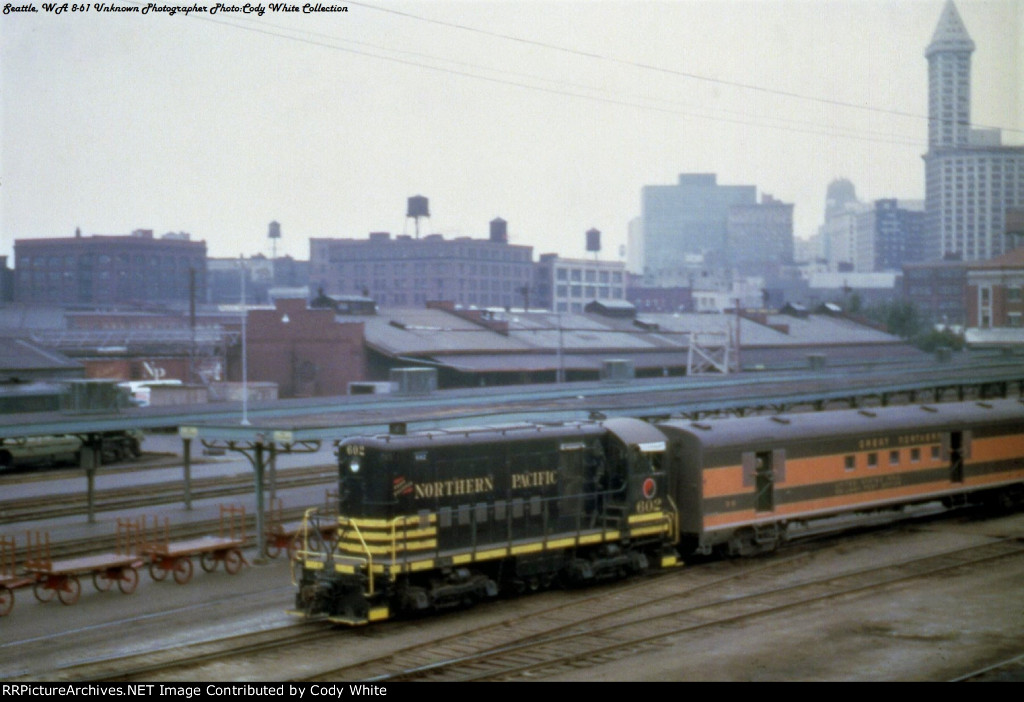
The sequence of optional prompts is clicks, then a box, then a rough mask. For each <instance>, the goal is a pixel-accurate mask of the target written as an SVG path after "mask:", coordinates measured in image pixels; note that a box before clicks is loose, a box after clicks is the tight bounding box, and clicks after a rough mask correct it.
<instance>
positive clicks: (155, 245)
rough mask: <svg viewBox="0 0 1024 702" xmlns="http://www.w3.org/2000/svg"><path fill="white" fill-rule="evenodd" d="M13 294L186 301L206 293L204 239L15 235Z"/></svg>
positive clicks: (95, 301) (113, 301)
mask: <svg viewBox="0 0 1024 702" xmlns="http://www.w3.org/2000/svg"><path fill="white" fill-rule="evenodd" d="M14 259H15V282H14V298H15V300H17V301H20V302H33V303H50V304H60V305H76V304H85V305H147V304H167V303H186V302H188V301H189V299H190V290H191V286H192V283H191V282H190V277H191V276H192V274H191V273H190V272H189V271H190V270H191V271H195V274H194V281H195V282H194V285H195V290H196V293H195V294H196V299H198V300H202V299H204V297H205V286H206V242H205V241H191V240H190V238H189V235H188V234H184V233H182V234H165V235H163V236H162V237H160V238H155V237H154V236H153V230H151V229H139V230H136V231H134V232H132V234H130V235H128V236H105V235H93V236H82V234H81V232H80V231H76V232H75V236H73V237H61V238H47V239H17V240H15V242H14Z"/></svg>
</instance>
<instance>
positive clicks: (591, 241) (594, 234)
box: [587, 229, 601, 260]
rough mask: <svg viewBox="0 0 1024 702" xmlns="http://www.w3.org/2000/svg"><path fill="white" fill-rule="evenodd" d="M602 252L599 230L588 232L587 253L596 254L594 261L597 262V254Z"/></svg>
mask: <svg viewBox="0 0 1024 702" xmlns="http://www.w3.org/2000/svg"><path fill="white" fill-rule="evenodd" d="M600 250H601V232H599V231H598V230H597V229H589V230H587V251H592V252H593V253H594V260H597V253H598V252H599V251H600Z"/></svg>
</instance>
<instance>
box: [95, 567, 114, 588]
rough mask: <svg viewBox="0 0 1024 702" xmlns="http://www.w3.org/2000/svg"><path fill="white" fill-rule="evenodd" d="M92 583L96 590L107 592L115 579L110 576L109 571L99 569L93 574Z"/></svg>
mask: <svg viewBox="0 0 1024 702" xmlns="http://www.w3.org/2000/svg"><path fill="white" fill-rule="evenodd" d="M92 584H93V586H94V587H95V588H96V592H107V591H108V590H110V588H111V587H112V586H113V584H114V580H113V578H111V577H110V572H109V571H106V570H97V571H96V572H95V573H93V574H92Z"/></svg>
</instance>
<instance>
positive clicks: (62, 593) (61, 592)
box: [57, 575, 82, 605]
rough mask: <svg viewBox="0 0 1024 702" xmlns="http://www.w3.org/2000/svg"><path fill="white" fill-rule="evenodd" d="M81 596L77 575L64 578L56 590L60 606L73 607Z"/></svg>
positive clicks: (80, 586) (80, 585)
mask: <svg viewBox="0 0 1024 702" xmlns="http://www.w3.org/2000/svg"><path fill="white" fill-rule="evenodd" d="M81 595H82V583H80V582H78V576H77V575H69V576H68V577H66V578H64V582H62V583H61V586H60V587H59V588H57V597H58V598H59V599H60V601H61V604H66V605H73V604H74V603H76V602H78V598H79V597H81Z"/></svg>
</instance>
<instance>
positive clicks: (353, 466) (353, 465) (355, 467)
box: [348, 458, 359, 473]
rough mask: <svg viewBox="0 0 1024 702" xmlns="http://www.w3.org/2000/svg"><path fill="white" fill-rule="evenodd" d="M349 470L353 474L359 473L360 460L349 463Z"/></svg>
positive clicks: (355, 459) (356, 459)
mask: <svg viewBox="0 0 1024 702" xmlns="http://www.w3.org/2000/svg"><path fill="white" fill-rule="evenodd" d="M348 469H349V470H350V471H352V472H353V473H358V472H359V459H358V458H353V459H351V460H350V461H349V462H348Z"/></svg>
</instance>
